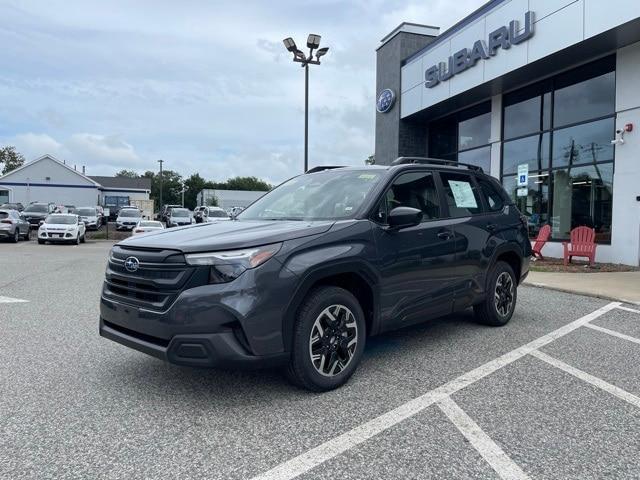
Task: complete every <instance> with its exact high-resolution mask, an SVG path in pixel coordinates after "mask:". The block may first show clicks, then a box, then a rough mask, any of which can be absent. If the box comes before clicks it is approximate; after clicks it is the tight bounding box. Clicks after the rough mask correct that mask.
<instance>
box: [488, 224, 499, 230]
mask: <svg viewBox="0 0 640 480" xmlns="http://www.w3.org/2000/svg"><path fill="white" fill-rule="evenodd" d="M496 227H497V225H496V224H495V223H487V230H489V231H490V232H493V231H494V230H495V229H496Z"/></svg>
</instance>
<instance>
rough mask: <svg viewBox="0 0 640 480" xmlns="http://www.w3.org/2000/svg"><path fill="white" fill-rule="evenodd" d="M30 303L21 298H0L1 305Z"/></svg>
mask: <svg viewBox="0 0 640 480" xmlns="http://www.w3.org/2000/svg"><path fill="white" fill-rule="evenodd" d="M28 301H29V300H23V299H21V298H11V297H0V303H27V302H28Z"/></svg>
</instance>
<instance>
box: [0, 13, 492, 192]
mask: <svg viewBox="0 0 640 480" xmlns="http://www.w3.org/2000/svg"><path fill="white" fill-rule="evenodd" d="M483 2H484V0H459V1H456V2H450V1H448V0H430V1H428V2H425V1H423V0H422V1H417V0H416V1H413V0H407V1H402V0H384V1H383V0H353V1H350V2H338V1H336V0H317V1H316V2H315V3H314V5H313V14H311V15H310V14H309V8H310V7H309V6H305V4H304V2H303V3H302V4H300V2H298V1H293V0H281V1H278V2H264V1H261V0H253V1H251V0H248V1H246V2H234V1H224V0H220V1H217V2H202V1H198V0H184V1H182V2H168V1H162V0H158V1H153V2H152V1H151V0H141V1H140V2H129V1H126V0H113V1H112V2H107V3H105V2H98V1H91V0H89V1H87V0H65V1H53V0H52V1H51V2H44V3H43V2H40V1H37V0H7V1H5V2H2V3H1V4H0V16H1V17H2V18H3V26H2V28H0V44H2V45H3V48H2V49H0V64H3V65H10V66H11V68H5V69H4V70H3V71H2V72H0V143H3V142H4V143H6V142H15V144H16V147H17V148H18V149H19V150H20V151H22V152H23V153H24V154H25V155H26V156H27V157H29V158H35V157H37V156H40V155H42V154H44V153H52V154H54V155H57V156H59V157H61V158H64V159H66V160H67V161H68V162H73V163H76V164H78V165H86V166H87V169H88V171H89V172H93V173H95V174H105V175H109V174H114V173H115V172H116V171H118V170H120V169H122V168H134V169H136V170H138V171H141V172H143V171H145V170H155V169H156V168H157V163H156V160H157V159H159V158H162V159H164V160H165V161H166V163H165V166H166V167H167V168H170V169H172V170H176V171H178V172H179V173H180V174H182V175H183V176H188V175H190V174H192V173H195V172H199V173H201V175H203V176H205V177H207V178H211V179H216V180H224V179H225V178H228V177H230V176H235V175H257V176H260V177H263V178H265V179H268V180H269V181H270V182H275V183H277V182H280V181H282V180H284V179H285V178H288V177H290V176H292V175H295V174H297V173H299V172H300V171H301V168H302V167H301V166H302V162H303V152H304V150H303V140H304V139H303V134H304V109H303V106H304V75H303V73H304V71H303V70H302V69H301V68H300V66H299V64H294V63H293V62H292V61H291V56H290V54H289V53H288V52H286V51H285V49H284V47H283V45H282V39H283V38H285V37H289V36H291V37H293V38H294V39H295V40H296V42H298V45H299V46H304V45H305V43H306V37H307V34H308V33H311V32H313V33H320V34H321V35H322V46H328V47H330V50H329V54H328V55H327V56H325V57H323V61H322V65H320V66H312V67H311V68H310V72H309V73H310V118H309V122H310V125H309V133H310V138H309V155H310V165H311V166H315V165H319V164H336V163H344V164H350V165H362V164H363V162H364V159H365V158H367V157H368V156H369V155H370V154H372V153H373V151H374V124H375V96H376V92H375V61H376V54H375V48H376V47H377V46H378V45H379V41H380V39H381V38H382V37H383V36H384V35H386V34H387V33H389V32H390V31H391V30H392V29H393V28H395V27H396V26H397V25H398V24H399V23H400V22H402V21H409V22H416V23H425V24H431V25H438V26H441V27H443V28H446V27H448V26H450V25H452V24H453V23H455V22H456V21H457V20H459V19H461V18H462V17H463V16H464V15H466V14H468V13H470V12H471V11H472V10H473V9H475V8H477V7H478V6H480V5H481V4H482V3H483Z"/></svg>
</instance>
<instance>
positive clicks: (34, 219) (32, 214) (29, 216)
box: [22, 202, 56, 229]
mask: <svg viewBox="0 0 640 480" xmlns="http://www.w3.org/2000/svg"><path fill="white" fill-rule="evenodd" d="M55 208H56V206H55V205H54V204H53V203H40V202H36V203H30V204H29V205H27V208H25V209H24V211H23V212H22V216H23V217H24V219H25V220H26V221H27V222H29V224H30V225H31V228H32V229H34V228H38V227H39V226H40V222H41V221H43V220H44V219H45V218H47V217H48V216H49V214H50V213H53V211H54V210H55Z"/></svg>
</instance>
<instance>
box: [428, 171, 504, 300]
mask: <svg viewBox="0 0 640 480" xmlns="http://www.w3.org/2000/svg"><path fill="white" fill-rule="evenodd" d="M440 179H441V181H442V185H443V189H444V194H445V199H446V203H447V210H448V214H449V216H450V217H451V219H452V225H453V231H454V234H455V240H456V256H455V257H456V258H455V261H454V265H455V271H456V281H455V287H454V296H455V299H454V309H455V310H461V309H464V308H466V307H468V306H470V305H473V304H474V303H475V302H477V301H478V300H479V299H480V298H482V296H483V295H484V288H485V278H486V273H487V270H488V268H489V263H490V261H491V257H492V254H493V251H494V250H495V248H496V246H497V245H498V243H499V242H498V241H497V238H496V237H495V233H496V231H497V228H498V222H497V221H496V213H495V212H494V213H491V212H487V211H486V207H485V205H484V201H483V198H482V192H481V191H480V188H479V186H478V185H477V183H476V181H475V178H474V176H473V175H470V174H467V173H459V172H440Z"/></svg>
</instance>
